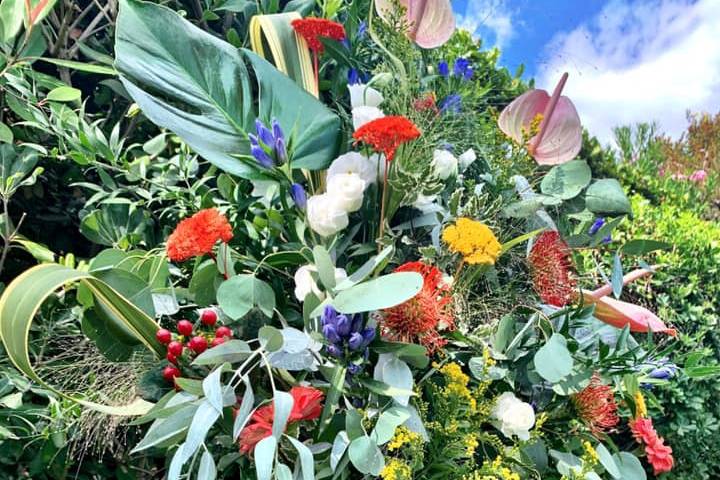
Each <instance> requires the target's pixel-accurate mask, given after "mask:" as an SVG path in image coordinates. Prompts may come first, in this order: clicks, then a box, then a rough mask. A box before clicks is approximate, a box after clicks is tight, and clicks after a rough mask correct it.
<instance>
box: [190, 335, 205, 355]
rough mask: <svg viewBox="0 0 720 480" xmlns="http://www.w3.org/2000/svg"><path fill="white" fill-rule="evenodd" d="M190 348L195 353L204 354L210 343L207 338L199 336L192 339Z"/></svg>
mask: <svg viewBox="0 0 720 480" xmlns="http://www.w3.org/2000/svg"><path fill="white" fill-rule="evenodd" d="M188 348H189V349H190V350H192V351H193V352H195V353H198V354H200V353H202V352H204V351H205V350H207V348H208V341H207V340H206V339H205V337H201V336H197V337H193V338H191V339H190V341H189V342H188Z"/></svg>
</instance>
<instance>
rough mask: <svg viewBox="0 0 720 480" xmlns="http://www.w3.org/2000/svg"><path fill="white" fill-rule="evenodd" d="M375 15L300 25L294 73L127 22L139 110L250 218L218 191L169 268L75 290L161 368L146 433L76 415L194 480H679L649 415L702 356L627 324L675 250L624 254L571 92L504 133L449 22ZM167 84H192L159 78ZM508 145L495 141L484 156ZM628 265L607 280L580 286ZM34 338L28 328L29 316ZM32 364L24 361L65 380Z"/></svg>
mask: <svg viewBox="0 0 720 480" xmlns="http://www.w3.org/2000/svg"><path fill="white" fill-rule="evenodd" d="M291 3H292V2H291ZM320 3H325V2H320ZM350 3H352V4H353V5H352V7H348V8H347V9H338V10H335V9H331V8H323V9H322V13H324V14H327V15H326V16H327V17H328V18H321V17H319V16H318V17H314V16H306V17H305V18H299V16H298V15H288V14H282V15H280V16H279V17H278V18H275V19H274V21H275V20H276V21H278V22H280V24H282V25H283V26H284V27H285V28H283V29H278V30H277V31H274V32H273V33H272V34H273V35H275V36H276V37H272V38H271V40H272V41H270V42H269V43H271V44H272V45H276V44H277V45H279V44H281V43H283V42H284V44H285V45H294V46H296V47H297V51H299V52H301V54H298V56H297V58H292V59H291V58H287V59H285V60H286V61H283V62H281V61H279V59H278V57H274V63H271V61H270V60H272V59H271V58H270V56H269V55H266V54H265V53H263V52H259V51H258V52H256V53H253V52H252V51H250V50H245V49H236V48H232V47H230V46H229V45H228V44H226V43H225V42H223V41H221V40H219V39H217V38H215V37H213V36H210V35H208V34H206V33H204V32H202V31H200V30H199V29H197V28H196V27H194V26H193V25H191V24H190V23H188V22H187V21H186V20H184V19H182V18H181V17H180V16H179V15H177V14H176V13H174V12H172V11H171V10H169V9H167V8H165V7H163V6H160V5H156V4H153V3H146V2H140V1H138V0H125V1H123V2H121V6H120V17H119V20H118V26H117V28H118V31H117V36H116V52H117V59H116V64H115V65H116V68H117V70H118V72H119V73H120V78H121V80H122V81H123V84H124V86H125V87H126V89H127V91H128V93H129V94H130V95H131V96H132V97H133V99H134V100H135V102H136V103H137V106H138V108H139V109H140V111H142V112H143V113H144V114H145V115H146V116H147V117H148V118H149V119H150V120H152V121H154V122H155V123H157V124H158V125H159V126H161V127H163V128H166V129H168V130H170V131H172V132H174V133H175V134H177V136H178V137H180V138H181V139H183V140H184V141H185V142H186V143H187V145H188V146H189V147H190V148H192V149H194V150H195V151H196V152H197V153H198V154H200V155H201V156H203V157H204V158H205V159H207V160H208V161H209V162H211V163H212V164H213V168H218V169H220V170H223V171H225V172H226V174H223V175H225V177H223V180H222V182H225V183H224V184H223V185H222V186H221V185H220V183H221V181H220V180H218V187H219V188H223V189H226V190H227V189H229V191H230V192H231V193H230V194H229V196H225V197H220V196H217V195H213V193H212V192H213V191H212V190H210V191H209V193H208V195H207V196H206V197H205V199H204V200H203V203H202V205H199V206H198V208H197V209H196V211H195V212H193V213H192V214H191V215H189V216H187V218H185V219H183V220H182V221H179V222H178V223H177V226H176V227H175V229H174V231H172V232H168V233H169V235H168V236H167V238H166V241H165V248H164V250H163V251H152V252H141V253H140V254H137V252H135V253H133V252H127V251H122V250H118V249H114V250H113V249H111V250H108V251H107V252H111V253H106V252H104V256H103V258H102V261H100V260H95V261H94V265H91V266H90V269H89V272H90V273H83V274H82V275H81V274H77V275H76V276H74V277H72V276H71V275H74V274H70V273H68V271H67V270H57V271H54V272H55V273H54V274H55V275H58V278H60V283H59V284H57V283H53V284H52V286H53V287H55V288H57V287H58V286H61V285H62V284H63V283H68V282H80V283H81V287H82V288H83V289H84V290H83V292H84V295H80V293H79V294H78V298H79V300H80V301H81V308H82V309H83V311H84V312H88V313H86V315H88V318H91V319H92V320H89V321H92V322H100V323H98V325H100V324H104V323H103V322H106V323H107V324H108V325H110V324H112V325H113V329H110V328H109V327H108V329H107V330H102V331H104V332H105V334H106V335H114V334H113V332H115V331H120V333H121V334H122V335H121V334H118V335H117V337H113V338H115V339H114V340H113V341H114V342H116V344H123V345H127V346H128V348H129V349H130V352H131V353H132V354H131V353H128V355H127V356H126V357H124V358H123V360H124V361H133V358H134V359H135V360H137V358H138V357H142V358H143V360H142V362H139V363H140V364H141V365H144V366H146V367H147V368H146V371H145V373H144V377H143V380H142V383H143V385H142V386H139V387H138V389H137V391H136V392H134V393H136V394H137V395H136V396H139V397H141V398H139V399H138V398H133V399H131V400H133V402H134V403H131V402H129V401H128V402H127V403H128V404H129V405H131V406H132V408H130V409H129V410H122V408H121V407H124V406H123V405H119V404H118V402H117V401H116V402H115V403H114V404H112V405H104V404H103V403H104V399H103V398H102V395H93V393H92V392H87V393H85V394H84V396H83V397H82V398H78V397H77V396H76V395H75V396H72V398H73V399H75V400H78V401H81V402H85V404H86V406H88V407H89V408H98V409H100V410H102V411H105V412H110V413H113V414H118V413H122V412H124V413H126V414H132V415H135V416H138V415H139V417H138V418H137V419H135V421H134V423H135V424H139V425H148V424H149V427H147V429H146V431H144V437H143V439H142V440H141V441H140V442H139V443H138V444H137V445H136V446H135V447H134V452H145V451H153V452H161V453H162V454H165V455H167V459H168V461H167V472H166V476H167V478H170V479H178V478H182V477H185V478H195V477H196V478H202V479H211V478H216V477H221V478H224V477H227V478H231V477H237V476H239V477H240V478H257V479H259V480H266V479H271V478H282V479H290V478H302V479H305V480H309V479H314V478H369V477H380V478H383V479H384V480H405V479H413V478H418V479H419V478H441V477H442V478H449V479H463V480H466V479H467V480H476V479H477V480H479V479H485V480H490V479H496V480H500V479H502V480H515V479H525V478H558V479H587V480H592V479H599V478H613V479H623V480H637V479H644V478H647V474H648V473H647V472H651V473H652V474H654V475H656V476H657V475H662V474H663V473H666V472H670V471H672V468H673V456H672V448H671V446H670V445H667V444H666V443H665V442H664V440H663V439H662V438H661V437H659V436H658V434H657V433H656V431H655V430H654V428H653V424H652V418H651V416H650V414H649V413H648V406H646V396H647V397H648V398H649V399H653V398H654V397H653V396H652V390H651V389H652V387H653V386H654V385H657V384H659V383H662V381H664V380H666V379H667V378H668V377H669V376H671V375H673V374H674V373H673V372H674V371H673V370H672V369H668V368H666V367H665V366H663V365H660V363H659V362H661V360H660V359H663V358H665V357H667V355H669V352H670V350H671V348H672V337H673V336H675V335H677V332H676V331H675V330H674V329H672V328H669V327H667V326H666V325H665V323H664V322H663V321H662V320H661V319H660V318H658V316H656V315H655V314H654V313H652V312H651V311H650V310H648V309H647V308H645V307H644V306H642V305H637V304H634V303H632V302H631V301H629V300H621V299H620V298H621V297H622V296H623V287H624V285H626V284H628V283H630V282H636V281H641V280H642V279H643V278H646V277H648V276H649V275H651V274H652V272H653V271H654V269H655V267H653V266H651V265H648V264H647V263H645V261H643V260H642V256H643V255H645V254H648V253H650V252H652V251H653V250H657V249H660V248H666V246H665V245H664V244H661V243H660V242H653V241H652V240H649V239H622V240H614V239H613V231H614V229H615V228H616V227H617V226H618V224H619V223H620V222H621V221H623V219H627V218H628V215H630V214H631V211H630V204H629V202H628V199H627V198H626V196H625V194H624V192H623V190H622V188H621V187H620V185H619V183H618V182H617V181H616V180H614V179H607V178H600V179H598V178H593V176H592V172H591V170H590V168H589V166H588V164H587V163H586V162H585V160H583V159H582V155H580V152H581V147H582V126H581V122H580V117H579V115H578V113H577V111H576V110H575V107H574V106H573V103H572V101H571V100H570V99H569V98H568V97H566V96H562V90H563V87H564V85H565V83H566V81H568V76H567V74H565V75H563V76H562V78H561V79H560V81H559V83H558V85H557V87H556V88H555V89H554V91H553V92H552V93H549V92H546V91H544V90H540V89H531V90H529V91H527V92H525V93H523V94H521V95H519V96H518V97H517V98H515V99H513V100H512V101H511V102H510V103H509V104H508V105H507V106H505V107H504V108H503V109H502V110H501V111H499V112H498V111H497V110H496V109H494V108H492V107H489V106H488V103H489V102H485V100H484V96H487V95H489V94H490V91H485V92H484V93H483V92H478V91H477V88H478V85H479V83H478V82H481V81H483V80H482V79H478V78H477V77H476V70H475V66H474V64H473V62H474V60H473V59H472V58H473V57H472V55H470V54H467V55H464V54H457V53H453V50H452V49H450V48H449V46H450V45H451V44H452V42H453V40H452V38H454V35H458V34H455V21H454V18H453V15H452V9H451V7H450V2H449V1H448V0H436V1H430V0H402V1H385V0H383V1H379V0H378V1H376V2H374V3H372V4H368V2H350ZM329 12H332V13H330V14H328V13H329ZM283 15H284V16H283ZM142 18H153V19H156V20H154V21H153V22H154V23H155V25H156V26H158V28H161V29H163V30H167V31H168V32H171V33H172V35H168V36H165V37H162V38H160V37H153V35H151V33H152V32H151V30H150V27H149V24H147V23H144V22H142V21H140V19H142ZM159 25H162V27H159ZM150 38H155V39H156V40H157V41H159V42H161V43H162V42H165V44H163V45H164V47H166V48H167V51H166V52H165V53H166V54H167V55H169V56H168V57H167V58H162V59H161V58H158V57H157V56H158V55H161V53H158V52H159V51H158V49H157V48H156V46H153V45H151V44H149V43H147V42H149V39H150ZM448 42H450V43H448ZM185 46H187V50H184V48H185ZM444 49H446V50H444ZM189 51H192V52H193V55H196V58H192V59H189V58H187V57H186V55H187V54H188V52H189ZM286 54H287V55H290V53H287V52H286ZM451 54H452V55H454V58H451V57H450V55H451ZM445 55H449V56H447V57H446V56H445ZM209 59H218V60H219V63H218V65H222V68H220V69H218V71H213V72H212V75H211V76H212V78H206V80H207V82H208V83H209V84H211V85H210V86H209V88H208V90H207V91H197V89H199V88H201V87H200V86H199V85H200V84H199V83H197V82H188V81H187V79H185V78H184V77H183V75H185V73H184V72H186V71H187V69H183V68H181V67H182V66H183V62H188V61H198V62H199V61H201V60H207V61H209ZM266 59H267V60H266ZM303 59H304V60H305V63H303V61H304V60H303ZM290 60H293V61H297V62H299V63H298V64H299V65H303V68H299V69H296V70H290V69H289V67H287V65H289V64H290V63H291V62H290ZM160 63H162V65H163V68H164V69H167V70H166V71H165V72H164V74H165V77H166V78H170V79H171V81H170V82H171V83H172V82H175V84H174V85H170V84H166V83H162V82H164V80H162V79H160V78H158V76H157V75H155V74H154V73H152V69H151V68H150V66H152V65H156V64H160ZM286 67H287V68H286ZM158 82H160V83H158ZM308 84H310V85H312V86H313V88H314V89H315V90H314V91H313V90H312V89H311V90H309V91H305V90H304V89H303V88H302V85H308ZM338 85H340V87H338ZM179 86H180V87H182V88H180V87H179ZM316 94H317V96H316ZM487 123H492V124H495V123H496V124H497V138H496V139H495V140H491V139H478V138H477V137H476V130H474V129H476V128H477V126H478V125H479V124H487ZM199 125H205V126H206V127H207V128H200V127H199ZM493 128H495V127H493ZM486 141H487V143H488V144H490V143H492V142H494V145H495V146H497V147H498V148H496V149H491V148H487V145H485V142H486ZM460 152H462V153H460ZM696 176H697V175H696ZM241 185H252V189H253V190H252V193H250V194H249V195H248V194H245V193H242V192H243V190H242V189H241V187H240V186H241ZM228 199H230V200H228ZM626 221H627V220H626ZM610 249H613V250H614V251H615V252H616V253H615V256H614V258H615V261H614V267H613V269H612V272H609V275H606V274H605V272H603V271H602V269H601V268H600V267H599V266H598V269H597V270H596V271H579V270H578V265H582V264H585V262H580V261H578V258H588V256H592V252H593V251H597V250H610ZM138 255H139V257H140V258H142V259H143V260H142V261H140V262H139V263H136V260H133V259H134V258H138ZM98 258H100V257H98ZM148 261H149V263H147V262H148ZM145 264H147V265H150V267H149V270H150V271H149V272H148V271H147V270H148V268H146V267H145V266H144V265H145ZM127 265H134V266H132V267H130V268H128V267H127ZM628 266H632V267H637V268H634V269H631V270H630V271H629V272H624V269H625V268H626V267H628ZM38 268H41V267H38ZM46 271H49V270H47V269H46ZM108 272H115V273H116V274H117V272H125V273H122V274H117V275H116V276H115V277H113V275H110V274H108ZM63 275H65V276H63ZM68 275H70V276H68ZM143 275H145V277H143ZM27 278H29V277H27V276H26V277H20V278H19V279H18V280H16V282H14V284H11V285H10V286H9V287H8V289H7V290H6V291H5V293H4V297H3V298H4V300H3V302H4V304H5V305H8V304H11V303H12V302H13V300H14V298H15V297H13V295H16V294H17V293H16V292H19V291H20V290H21V289H22V288H23V287H22V282H24V281H27ZM135 278H144V279H145V280H144V281H145V283H144V285H147V286H148V291H152V296H151V297H147V298H150V299H151V302H150V305H149V306H146V305H145V304H142V305H141V304H140V303H139V302H140V300H141V299H142V298H144V297H142V295H143V292H142V291H140V290H138V289H134V287H132V285H135V284H132V281H135V280H134V279H135ZM158 279H159V280H158ZM596 279H599V280H596ZM123 282H124V283H123ZM596 283H600V285H597V284H596ZM131 284H132V285H131ZM168 291H170V292H172V294H168V293H167V292H168ZM148 295H150V294H148ZM167 302H169V306H168V303H167ZM18 315H19V314H18ZM12 318H13V321H14V322H17V323H15V324H13V325H12V326H13V327H15V325H21V323H20V322H21V321H25V322H26V325H27V328H29V325H30V322H31V320H32V314H30V315H29V317H28V318H26V319H24V320H23V319H21V318H20V317H19V316H18V317H12ZM22 325H25V324H22ZM3 328H5V327H3ZM96 329H97V330H98V331H101V330H99V329H100V327H99V326H98V327H96ZM633 334H637V335H635V336H634V335H633ZM101 336H102V335H99V334H98V335H97V336H96V337H95V339H96V340H97V343H98V344H99V345H102V342H101V340H102V339H101V338H99V337H101ZM8 338H10V337H9V335H8V332H6V331H5V330H3V339H4V340H5V339H8ZM123 342H124V343H123ZM19 352H20V350H18V351H16V350H14V349H13V348H8V354H9V355H10V356H11V357H12V358H13V359H14V360H13V361H15V362H16V365H18V368H20V369H21V370H23V371H25V372H26V373H27V374H28V375H31V376H32V375H34V377H33V378H35V379H37V380H38V381H41V380H40V379H39V377H38V376H37V375H36V374H35V373H34V371H33V370H32V367H31V366H30V364H29V361H28V362H27V364H26V363H24V360H23V359H22V358H21V357H22V355H21V354H20V353H19ZM133 355H134V357H133ZM18 358H20V360H18ZM148 365H149V366H148ZM663 369H665V370H663ZM661 370H662V371H663V372H665V373H660V371H661ZM667 372H670V373H667ZM148 384H151V385H153V388H152V389H149V388H147V385H148ZM651 406H652V408H655V409H659V408H660V407H661V406H660V405H653V404H651Z"/></svg>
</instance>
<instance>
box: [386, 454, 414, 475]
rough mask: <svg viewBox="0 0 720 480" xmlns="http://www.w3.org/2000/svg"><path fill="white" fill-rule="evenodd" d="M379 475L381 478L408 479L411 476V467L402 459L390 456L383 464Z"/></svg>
mask: <svg viewBox="0 0 720 480" xmlns="http://www.w3.org/2000/svg"><path fill="white" fill-rule="evenodd" d="M380 477H381V478H382V479H383V480H409V479H410V478H412V469H411V468H410V465H408V464H407V463H406V462H404V461H403V460H400V459H398V458H392V459H390V461H389V462H388V463H387V464H385V468H383V470H382V472H380Z"/></svg>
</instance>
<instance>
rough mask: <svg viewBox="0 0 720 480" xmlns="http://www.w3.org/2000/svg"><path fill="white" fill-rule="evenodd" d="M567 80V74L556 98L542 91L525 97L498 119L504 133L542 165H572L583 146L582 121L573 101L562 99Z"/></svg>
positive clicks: (555, 95) (557, 91)
mask: <svg viewBox="0 0 720 480" xmlns="http://www.w3.org/2000/svg"><path fill="white" fill-rule="evenodd" d="M567 78H568V74H567V73H563V75H562V77H561V78H560V81H559V82H558V84H557V86H556V87H555V90H554V91H553V94H552V96H551V95H549V94H548V92H547V91H545V90H539V89H534V90H529V91H527V92H525V93H523V94H522V95H520V96H519V97H518V98H516V99H515V100H513V101H512V103H511V104H510V105H508V106H507V107H505V109H504V110H503V111H502V113H501V114H500V118H499V119H498V125H499V126H500V130H502V131H503V133H505V135H507V136H508V137H510V138H512V139H513V140H514V141H516V142H517V143H519V144H526V146H527V149H528V152H529V153H530V155H532V156H533V158H535V160H536V161H537V162H538V163H539V164H540V165H558V164H560V163H565V162H569V161H570V160H572V159H573V158H575V157H576V156H577V154H578V153H579V152H580V147H581V146H582V125H581V124H580V117H579V116H578V113H577V110H575V105H573V103H572V101H570V99H569V98H568V97H565V96H562V95H561V94H562V90H563V88H564V87H565V82H566V81H567ZM535 132H537V133H535ZM534 133H535V134H534ZM533 134H534V135H533ZM531 135H532V137H530V136H531ZM528 137H530V138H528ZM525 142H527V143H525Z"/></svg>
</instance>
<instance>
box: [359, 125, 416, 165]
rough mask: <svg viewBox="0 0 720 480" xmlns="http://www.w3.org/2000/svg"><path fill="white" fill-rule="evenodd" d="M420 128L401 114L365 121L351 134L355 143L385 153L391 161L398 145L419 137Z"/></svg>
mask: <svg viewBox="0 0 720 480" xmlns="http://www.w3.org/2000/svg"><path fill="white" fill-rule="evenodd" d="M420 135H421V134H420V130H418V128H417V126H415V124H414V123H413V122H411V121H410V120H408V119H407V118H405V117H402V116H389V117H382V118H378V119H377V120H373V121H371V122H368V123H366V124H365V125H363V126H362V127H360V128H359V129H357V130H356V131H355V133H354V134H353V138H354V139H355V144H356V145H357V144H358V143H359V142H363V143H366V144H367V145H369V146H371V147H372V148H373V150H375V151H376V152H377V153H383V154H385V158H386V159H387V161H388V162H392V160H393V158H394V157H395V152H396V151H397V149H398V148H399V147H400V145H402V144H404V143H407V142H410V141H412V140H415V139H417V138H419V137H420Z"/></svg>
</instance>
